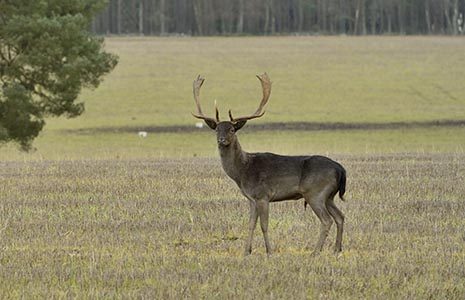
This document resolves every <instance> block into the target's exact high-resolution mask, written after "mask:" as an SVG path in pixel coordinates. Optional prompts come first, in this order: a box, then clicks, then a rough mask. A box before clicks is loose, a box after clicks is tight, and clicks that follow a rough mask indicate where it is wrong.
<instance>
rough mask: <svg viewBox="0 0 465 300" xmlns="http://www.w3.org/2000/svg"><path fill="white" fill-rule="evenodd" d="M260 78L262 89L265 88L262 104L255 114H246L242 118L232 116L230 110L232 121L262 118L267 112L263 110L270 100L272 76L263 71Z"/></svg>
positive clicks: (258, 76)
mask: <svg viewBox="0 0 465 300" xmlns="http://www.w3.org/2000/svg"><path fill="white" fill-rule="evenodd" d="M257 78H258V80H260V83H261V84H262V89H263V98H262V101H261V102H260V105H259V106H258V108H257V110H256V111H255V112H254V113H253V115H250V116H245V117H240V118H234V117H233V116H232V113H231V110H229V118H230V119H231V122H240V121H247V120H251V119H255V118H260V117H261V116H263V115H264V114H265V112H264V111H263V112H262V110H263V107H264V106H265V105H266V103H267V102H268V99H269V98H270V94H271V81H270V77H268V74H266V73H263V74H261V75H257Z"/></svg>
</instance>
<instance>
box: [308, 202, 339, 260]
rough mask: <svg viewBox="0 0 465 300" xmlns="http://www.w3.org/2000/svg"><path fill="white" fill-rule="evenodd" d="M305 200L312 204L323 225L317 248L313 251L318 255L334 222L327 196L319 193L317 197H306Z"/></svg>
mask: <svg viewBox="0 0 465 300" xmlns="http://www.w3.org/2000/svg"><path fill="white" fill-rule="evenodd" d="M305 201H307V203H308V204H310V207H311V208H312V210H313V212H314V213H315V214H316V215H317V217H318V219H320V222H321V226H320V237H319V239H318V242H317V244H316V246H315V250H314V251H313V253H312V255H316V254H318V253H319V252H321V250H322V249H323V245H324V243H325V240H326V237H327V236H328V233H329V230H330V229H331V225H332V224H333V219H332V218H331V216H330V214H329V212H328V209H327V208H326V203H325V202H326V197H322V195H319V196H317V197H311V196H310V197H308V198H307V197H305Z"/></svg>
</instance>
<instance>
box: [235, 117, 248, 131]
mask: <svg viewBox="0 0 465 300" xmlns="http://www.w3.org/2000/svg"><path fill="white" fill-rule="evenodd" d="M245 123H247V120H243V121H239V122H236V123H234V124H233V126H234V130H236V131H238V130H239V129H241V128H242V127H243V126H244V125H245Z"/></svg>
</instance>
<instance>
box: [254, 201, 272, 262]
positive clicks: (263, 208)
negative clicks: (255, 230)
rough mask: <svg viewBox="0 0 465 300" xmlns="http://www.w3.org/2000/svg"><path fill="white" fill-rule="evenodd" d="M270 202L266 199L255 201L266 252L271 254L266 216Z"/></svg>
mask: <svg viewBox="0 0 465 300" xmlns="http://www.w3.org/2000/svg"><path fill="white" fill-rule="evenodd" d="M269 206H270V203H269V202H268V201H267V200H260V201H257V209H258V214H259V215H260V226H261V228H262V233H263V238H264V239H265V248H266V254H268V255H271V247H270V240H269V238H268V216H269Z"/></svg>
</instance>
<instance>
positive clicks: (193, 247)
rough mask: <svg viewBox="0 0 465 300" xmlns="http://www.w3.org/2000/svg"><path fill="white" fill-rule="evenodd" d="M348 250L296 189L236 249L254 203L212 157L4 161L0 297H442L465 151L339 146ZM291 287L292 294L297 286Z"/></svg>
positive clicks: (451, 274)
mask: <svg viewBox="0 0 465 300" xmlns="http://www.w3.org/2000/svg"><path fill="white" fill-rule="evenodd" d="M335 158H336V159H338V160H339V161H341V162H342V163H343V164H344V165H345V166H346V168H347V170H348V174H349V177H348V178H349V181H348V194H347V202H346V203H341V202H339V206H340V207H341V208H342V210H343V211H344V213H345V214H346V217H347V223H346V232H345V241H344V242H345V244H344V246H345V247H344V252H343V254H342V256H340V257H335V256H334V255H333V254H332V252H331V250H330V248H331V246H332V245H330V244H332V243H333V242H334V238H335V237H334V235H335V232H334V228H333V230H332V232H331V235H330V237H329V238H328V241H327V249H326V250H325V251H324V252H323V253H322V254H321V255H320V256H319V257H316V258H311V257H310V256H309V254H310V252H309V251H307V250H305V247H306V246H307V245H309V246H312V245H313V243H314V242H315V240H316V237H317V234H318V228H319V223H318V221H317V219H316V217H315V216H314V215H313V213H311V212H310V211H309V210H307V211H304V210H303V202H302V201H291V202H284V203H276V204H273V205H272V208H271V224H270V225H271V240H272V244H273V248H274V249H275V254H274V255H273V256H272V257H271V258H267V257H266V255H265V253H264V247H263V241H262V237H261V234H260V232H259V230H257V232H256V237H255V242H254V253H253V254H252V255H251V256H250V257H246V258H244V257H242V250H243V241H244V238H245V235H246V226H247V225H246V223H247V220H246V219H247V214H248V212H247V209H248V204H247V202H246V201H245V200H244V199H243V198H242V196H240V195H239V192H238V189H237V188H236V187H235V186H234V185H233V183H232V182H231V181H230V180H229V179H228V178H226V176H225V175H224V174H223V172H222V170H221V169H220V165H219V163H218V161H217V159H173V160H134V161H121V160H107V161H105V160H101V161H93V160H81V161H43V162H27V163H22V162H8V163H2V164H1V168H0V169H1V173H0V178H1V181H2V182H1V185H0V245H1V251H0V298H3V299H5V298H18V297H20V298H21V297H22V298H24V297H25V298H36V297H43V298H51V297H54V298H61V297H65V298H68V297H77V298H100V297H108V298H115V297H116V298H126V297H130V298H180V297H189V298H289V297H292V298H297V299H298V298H300V299H302V298H344V299H360V298H390V299H399V298H403V299H406V298H408V299H411V298H419V299H425V298H434V299H454V298H456V299H457V298H459V297H461V296H463V294H464V293H465V279H464V278H465V271H464V270H465V266H464V265H465V248H464V242H465V235H464V232H463V228H464V226H465V221H464V220H465V202H464V201H463V200H464V199H463V195H464V194H465V188H464V185H463V182H464V179H465V163H464V162H465V160H464V158H465V157H464V156H463V154H451V155H431V154H424V155H407V154H406V155H396V154H393V155H369V156H366V155H364V156H338V157H335ZM290 295H292V296H290Z"/></svg>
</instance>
